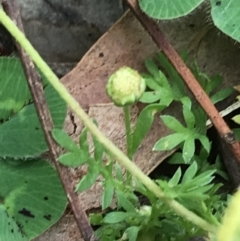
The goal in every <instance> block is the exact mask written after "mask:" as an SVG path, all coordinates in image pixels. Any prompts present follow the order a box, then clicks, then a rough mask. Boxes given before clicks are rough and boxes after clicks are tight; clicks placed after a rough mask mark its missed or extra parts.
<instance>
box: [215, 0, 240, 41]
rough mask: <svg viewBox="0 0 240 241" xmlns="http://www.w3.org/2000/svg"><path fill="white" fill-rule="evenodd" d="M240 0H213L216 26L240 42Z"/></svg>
mask: <svg viewBox="0 0 240 241" xmlns="http://www.w3.org/2000/svg"><path fill="white" fill-rule="evenodd" d="M239 6H240V0H231V1H230V0H221V1H217V0H211V7H212V9H211V15H212V19H213V22H214V24H215V25H216V26H217V27H218V28H219V29H220V30H221V31H222V32H224V33H225V34H227V35H228V36H230V37H231V38H233V39H235V40H237V41H240V27H239V24H238V23H239V21H240V15H239Z"/></svg>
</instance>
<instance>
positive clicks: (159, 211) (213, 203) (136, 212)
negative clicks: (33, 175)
mask: <svg viewBox="0 0 240 241" xmlns="http://www.w3.org/2000/svg"><path fill="white" fill-rule="evenodd" d="M185 57H186V59H187V56H185ZM156 60H157V61H159V63H160V64H161V67H162V69H163V70H164V73H163V71H161V70H159V68H158V65H157V64H156V63H155V62H153V61H152V60H147V61H146V66H147V69H148V71H149V73H150V74H144V75H143V76H144V78H145V80H146V84H147V87H148V89H147V90H146V92H145V93H144V94H143V96H142V99H141V101H143V102H145V103H148V105H147V106H146V107H145V108H144V109H143V110H142V111H141V113H140V115H139V117H138V120H137V123H136V125H135V128H134V129H133V132H132V146H131V152H132V154H134V153H135V152H136V151H137V149H138V147H139V145H140V143H141V142H142V140H143V139H144V137H145V136H146V134H147V133H148V131H149V129H150V128H151V125H152V123H153V119H154V115H155V114H156V113H159V112H161V111H162V110H163V109H165V108H166V107H167V106H169V105H170V104H171V103H172V102H179V104H180V105H182V108H183V119H184V123H185V125H183V124H182V123H181V122H180V121H179V120H177V119H176V118H174V117H173V116H169V115H163V116H161V119H162V121H163V122H164V124H165V125H166V126H167V127H168V128H170V129H171V130H172V131H174V133H173V134H171V135H169V136H166V137H164V138H162V139H160V140H159V141H158V142H157V143H156V144H155V146H154V150H155V151H159V150H171V149H172V148H174V147H176V146H178V145H179V144H180V148H181V149H182V153H179V152H178V153H175V154H174V155H173V156H172V157H171V160H170V163H174V164H176V163H177V164H186V163H187V164H189V167H188V168H187V170H186V171H185V172H183V171H182V170H181V168H178V170H177V171H176V172H175V174H174V175H173V177H172V178H170V179H169V178H167V177H165V178H163V179H161V180H156V183H157V184H158V185H159V187H161V189H162V190H163V191H164V194H165V196H166V198H168V199H170V200H177V201H178V202H179V203H181V204H182V205H184V206H185V207H187V208H188V209H189V210H191V211H193V212H194V213H196V214H197V215H199V216H200V217H202V218H203V219H205V220H207V221H208V222H209V223H212V224H213V225H219V221H220V217H221V215H222V213H223V210H224V209H225V206H226V202H225V201H224V199H223V198H222V197H221V195H217V194H216V192H217V190H218V189H219V187H220V186H221V185H219V184H217V185H215V184H213V182H212V181H213V179H214V177H215V175H216V174H219V175H222V176H223V177H225V178H226V173H225V172H224V171H223V170H222V169H220V167H221V166H220V165H219V161H216V163H215V164H209V163H208V162H207V158H208V155H209V151H210V147H211V144H210V141H209V140H208V138H207V137H206V130H207V129H206V119H207V118H206V115H205V113H204V111H203V110H202V109H201V108H200V107H198V106H197V105H196V104H195V103H192V101H191V100H190V98H189V97H187V96H186V93H185V88H184V84H183V81H182V79H181V77H180V76H179V75H178V74H177V72H176V70H175V69H174V68H173V67H172V65H171V64H170V63H169V61H168V60H167V59H166V57H165V56H164V55H163V54H161V53H160V54H158V55H157V56H156ZM192 69H193V72H194V74H195V75H196V76H197V78H198V79H199V82H200V84H201V85H202V86H203V87H204V88H205V89H206V92H207V93H208V94H209V95H210V97H213V99H215V101H216V102H217V101H220V100H222V99H224V98H226V96H228V95H229V93H230V92H231V91H218V92H216V91H215V89H216V88H217V87H218V86H219V85H220V84H221V78H220V77H219V76H214V77H213V78H209V77H208V76H206V75H205V74H204V73H201V71H200V70H199V69H198V67H197V65H196V64H194V65H193V66H192ZM165 73H166V74H165ZM167 77H168V78H169V79H168V78H167ZM168 80H169V81H168ZM216 95H217V97H216ZM52 133H53V137H54V138H55V140H56V141H57V142H58V143H59V144H60V145H61V146H62V147H64V148H65V151H66V152H65V153H64V154H63V155H62V156H60V157H59V161H60V162H61V163H62V164H64V165H66V166H68V167H77V166H82V165H86V166H87V168H88V171H87V173H86V174H85V175H84V176H83V178H82V179H81V180H80V182H79V183H78V184H77V186H76V191H79V192H82V191H84V190H86V189H88V188H90V187H91V186H92V185H93V184H94V183H95V181H96V180H97V179H98V178H99V177H100V176H101V177H102V185H103V189H104V190H103V194H102V209H103V210H106V209H107V208H108V207H110V206H111V204H112V202H113V199H114V197H115V199H116V201H117V209H116V210H114V211H112V212H109V213H106V215H103V214H91V215H90V220H91V222H92V224H94V225H96V226H98V229H97V231H96V235H97V236H98V237H99V238H100V240H104V241H105V240H109V241H110V240H111V241H112V240H131V241H136V240H138V241H141V240H186V239H187V238H189V237H191V236H195V235H199V234H204V232H203V231H202V230H201V229H199V228H198V227H195V226H194V225H192V224H191V223H189V222H188V221H187V220H184V219H183V218H181V217H179V216H178V215H176V213H174V211H173V210H172V209H171V208H170V207H169V206H167V204H165V203H164V202H162V201H161V200H158V199H157V198H156V197H155V196H154V195H153V194H152V193H151V192H150V191H149V190H148V189H146V188H145V187H144V186H143V185H142V184H141V183H140V182H139V181H138V180H136V179H129V178H128V177H129V175H128V173H125V172H124V170H122V169H121V168H120V166H119V165H118V164H117V163H115V162H114V160H113V159H112V158H111V156H110V155H109V154H108V153H107V152H106V151H105V150H104V148H103V146H102V144H101V143H100V142H99V141H97V140H96V139H95V137H93V136H92V140H93V146H94V152H93V153H90V150H89V144H88V140H89V139H87V137H88V136H90V133H88V130H87V129H86V128H85V129H84V130H83V131H82V133H81V135H80V137H79V143H78V144H75V143H74V142H73V141H72V140H71V139H70V138H69V137H68V135H67V134H66V133H65V132H64V131H62V130H60V129H54V130H53V131H52ZM88 134H89V135H88ZM196 140H198V141H199V142H200V143H201V144H202V149H201V150H200V152H199V154H198V155H197V154H196V153H195V141H196ZM98 180H100V179H98ZM133 183H134V185H133ZM136 192H137V193H138V194H137V193H136ZM140 197H141V198H144V199H146V202H147V205H144V203H142V201H141V198H140ZM177 237H179V238H177ZM146 238H147V239H146Z"/></svg>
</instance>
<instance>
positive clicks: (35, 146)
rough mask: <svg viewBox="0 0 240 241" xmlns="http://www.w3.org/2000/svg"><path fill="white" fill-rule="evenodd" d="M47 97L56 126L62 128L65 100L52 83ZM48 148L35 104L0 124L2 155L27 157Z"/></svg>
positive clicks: (0, 151) (47, 91) (46, 90)
mask: <svg viewBox="0 0 240 241" xmlns="http://www.w3.org/2000/svg"><path fill="white" fill-rule="evenodd" d="M14 74H15V75H17V73H14ZM45 98H46V100H47V104H48V107H49V110H50V112H51V115H52V119H53V122H54V125H55V127H57V128H62V125H63V122H64V119H65V116H66V104H65V102H64V101H63V100H61V99H60V97H59V95H58V94H57V92H56V91H55V90H54V88H53V87H52V86H50V85H48V86H47V87H46V88H45ZM47 150H48V147H47V144H46V141H45V138H44V134H43V131H42V128H41V125H40V122H39V120H38V116H37V113H36V110H35V107H34V104H29V105H27V106H25V107H23V108H22V109H21V110H20V111H19V112H18V113H16V114H15V115H14V116H12V117H11V118H10V119H9V120H7V121H5V122H4V123H3V124H1V125H0V157H11V158H15V159H17V158H21V159H23V158H24V159H26V158H32V157H35V156H39V155H40V154H42V153H43V152H45V151H47Z"/></svg>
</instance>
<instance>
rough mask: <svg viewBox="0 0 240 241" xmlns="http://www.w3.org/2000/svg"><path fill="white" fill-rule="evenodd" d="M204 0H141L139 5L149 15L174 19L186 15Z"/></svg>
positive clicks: (156, 17)
mask: <svg viewBox="0 0 240 241" xmlns="http://www.w3.org/2000/svg"><path fill="white" fill-rule="evenodd" d="M203 1H204V0H139V5H140V7H141V9H142V11H144V12H145V13H146V14H147V15H148V16H150V17H151V18H155V19H174V18H178V17H181V16H185V15H187V14H188V13H190V12H191V11H193V10H194V9H195V8H196V7H197V6H199V5H200V4H201V3H202V2H203Z"/></svg>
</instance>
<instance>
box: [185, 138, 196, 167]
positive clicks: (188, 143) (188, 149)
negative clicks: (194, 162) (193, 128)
mask: <svg viewBox="0 0 240 241" xmlns="http://www.w3.org/2000/svg"><path fill="white" fill-rule="evenodd" d="M194 152H195V143H194V137H192V136H189V137H188V138H187V139H186V140H185V142H184V145H183V153H182V154H183V159H184V161H185V163H189V162H190V161H191V159H192V157H193V155H194Z"/></svg>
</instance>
